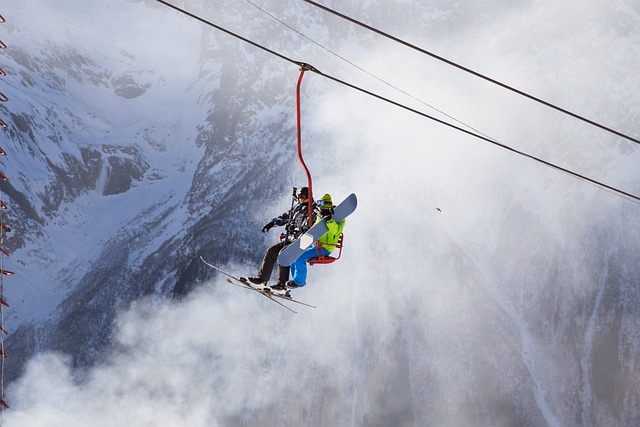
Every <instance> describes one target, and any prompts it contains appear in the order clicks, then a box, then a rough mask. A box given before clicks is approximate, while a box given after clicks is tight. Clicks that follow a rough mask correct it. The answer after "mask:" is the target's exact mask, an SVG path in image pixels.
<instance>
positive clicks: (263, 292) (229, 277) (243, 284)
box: [200, 256, 316, 313]
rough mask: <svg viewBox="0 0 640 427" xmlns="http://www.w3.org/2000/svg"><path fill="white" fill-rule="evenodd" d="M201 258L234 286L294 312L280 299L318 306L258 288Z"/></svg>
mask: <svg viewBox="0 0 640 427" xmlns="http://www.w3.org/2000/svg"><path fill="white" fill-rule="evenodd" d="M200 260H202V262H203V263H205V265H206V266H208V267H210V268H213V269H214V270H216V271H217V272H219V273H222V274H224V275H225V276H227V282H228V283H230V284H232V285H234V286H238V287H241V288H244V289H249V290H252V291H254V292H257V293H259V294H261V295H262V296H265V297H267V298H269V299H270V300H271V301H273V302H275V303H276V304H279V305H281V306H282V307H284V308H286V309H287V310H289V311H291V312H293V313H297V311H295V310H293V309H292V308H291V307H289V306H287V305H285V304H283V303H282V302H281V301H279V300H280V299H282V300H286V301H290V302H294V303H296V304H301V305H304V306H307V307H311V308H316V306H315V305H311V304H307V303H305V302H302V301H298V300H295V299H293V298H291V297H288V296H285V295H277V294H272V293H271V292H269V290H268V288H267V289H258V288H256V287H254V286H252V284H251V282H248V281H244V280H240V278H239V277H236V276H234V275H232V274H229V273H227V272H226V271H224V270H222V269H220V268H218V267H216V266H215V265H213V264H211V263H209V262H207V261H205V259H204V258H202V256H200Z"/></svg>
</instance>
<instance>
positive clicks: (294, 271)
mask: <svg viewBox="0 0 640 427" xmlns="http://www.w3.org/2000/svg"><path fill="white" fill-rule="evenodd" d="M317 205H318V206H319V207H320V217H319V218H318V219H317V220H316V222H318V221H320V220H322V218H324V219H326V224H327V228H328V229H329V231H328V232H326V233H325V234H324V235H323V236H322V237H320V239H318V242H317V243H316V244H315V245H312V246H311V247H309V248H307V249H306V250H305V251H304V252H303V253H302V255H300V257H299V258H298V259H296V260H295V261H294V262H293V264H291V280H288V281H287V282H286V283H284V284H283V283H282V282H280V281H279V282H278V284H277V285H275V286H272V287H271V290H272V292H273V293H276V294H278V295H285V294H286V292H287V290H288V289H296V288H299V287H302V286H304V285H306V282H307V261H309V260H310V259H311V258H316V257H318V256H319V255H324V256H328V255H329V254H330V253H331V251H333V250H334V249H335V247H336V244H337V243H338V240H339V239H340V235H341V234H342V230H343V229H344V224H345V220H344V219H343V220H342V221H340V222H336V221H335V220H334V219H333V218H332V215H333V210H334V208H335V207H336V206H335V205H334V204H333V202H332V201H331V195H329V194H325V195H324V196H322V199H320V200H318V203H317Z"/></svg>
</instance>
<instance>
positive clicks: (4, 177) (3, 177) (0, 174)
mask: <svg viewBox="0 0 640 427" xmlns="http://www.w3.org/2000/svg"><path fill="white" fill-rule="evenodd" d="M0 179H1V180H3V181H7V182H9V178H7V177H6V176H5V175H4V174H3V173H2V172H0Z"/></svg>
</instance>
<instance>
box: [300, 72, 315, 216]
mask: <svg viewBox="0 0 640 427" xmlns="http://www.w3.org/2000/svg"><path fill="white" fill-rule="evenodd" d="M310 69H311V68H309V66H308V65H306V64H302V66H301V67H300V76H299V77H298V84H297V85H296V129H297V136H298V159H299V160H300V163H301V164H302V167H303V168H304V171H305V172H306V174H307V187H309V200H308V202H307V203H308V205H307V211H308V213H309V220H308V221H309V227H311V226H312V225H313V186H312V182H311V172H309V168H308V167H307V165H306V163H305V162H304V159H303V158H302V129H301V124H300V85H301V84H302V77H303V76H304V72H305V71H307V70H310Z"/></svg>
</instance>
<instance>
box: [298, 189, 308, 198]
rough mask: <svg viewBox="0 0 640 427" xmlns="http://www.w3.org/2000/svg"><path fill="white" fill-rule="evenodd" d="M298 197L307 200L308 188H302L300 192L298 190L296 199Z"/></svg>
mask: <svg viewBox="0 0 640 427" xmlns="http://www.w3.org/2000/svg"><path fill="white" fill-rule="evenodd" d="M300 196H305V197H306V198H309V187H302V188H301V189H300V190H298V197H300Z"/></svg>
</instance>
